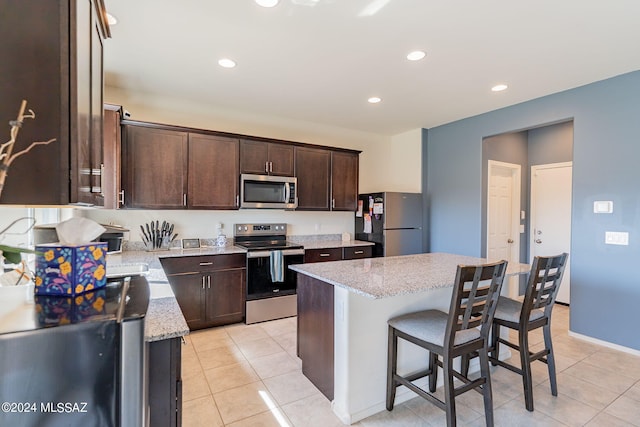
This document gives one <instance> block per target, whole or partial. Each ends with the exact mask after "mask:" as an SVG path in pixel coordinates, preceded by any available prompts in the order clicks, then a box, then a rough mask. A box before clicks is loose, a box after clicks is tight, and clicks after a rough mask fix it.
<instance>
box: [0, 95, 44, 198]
mask: <svg viewBox="0 0 640 427" xmlns="http://www.w3.org/2000/svg"><path fill="white" fill-rule="evenodd" d="M26 109H27V101H26V100H25V99H23V100H22V103H21V104H20V110H19V111H18V117H17V118H16V119H15V120H11V121H10V122H9V125H10V126H11V139H10V140H9V141H7V142H5V143H4V144H2V145H0V195H2V189H3V188H4V181H5V179H6V177H7V172H8V170H9V166H11V163H13V161H14V160H15V159H16V158H18V157H20V156H22V155H24V154H27V153H28V152H29V151H31V149H32V148H34V147H35V146H37V145H47V144H50V143H52V142H54V141H55V138H54V139H50V140H48V141H38V142H33V143H31V144H30V145H29V146H28V147H27V148H25V149H24V150H22V151H19V152H17V153H15V154H12V153H13V147H14V145H15V143H16V139H17V138H18V132H19V131H20V128H22V124H23V122H24V119H35V118H36V113H34V112H33V110H29V111H28V112H27V113H26V114H25V110H26Z"/></svg>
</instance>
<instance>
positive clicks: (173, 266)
mask: <svg viewBox="0 0 640 427" xmlns="http://www.w3.org/2000/svg"><path fill="white" fill-rule="evenodd" d="M160 262H161V263H162V268H164V272H165V273H166V274H167V275H171V274H185V273H194V272H203V271H215V270H226V269H229V268H245V267H246V255H245V254H228V255H193V256H181V257H171V258H161V259H160Z"/></svg>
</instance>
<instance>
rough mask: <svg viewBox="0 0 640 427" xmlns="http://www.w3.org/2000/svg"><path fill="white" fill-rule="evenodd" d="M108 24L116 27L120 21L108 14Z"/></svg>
mask: <svg viewBox="0 0 640 427" xmlns="http://www.w3.org/2000/svg"><path fill="white" fill-rule="evenodd" d="M107 22H108V23H109V25H116V24H117V23H118V20H117V19H116V17H115V16H113V15H112V14H110V13H109V12H107Z"/></svg>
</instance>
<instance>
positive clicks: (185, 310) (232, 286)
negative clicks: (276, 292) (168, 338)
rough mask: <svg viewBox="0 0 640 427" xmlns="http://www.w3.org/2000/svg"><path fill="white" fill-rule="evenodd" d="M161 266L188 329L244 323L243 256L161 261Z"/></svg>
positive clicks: (215, 256) (244, 268)
mask: <svg viewBox="0 0 640 427" xmlns="http://www.w3.org/2000/svg"><path fill="white" fill-rule="evenodd" d="M161 263H162V267H163V268H164V270H165V272H166V274H167V278H168V279H169V283H170V284H171V288H172V289H173V293H174V294H175V296H176V300H177V301H178V305H179V306H180V309H181V310H182V314H183V315H184V318H185V320H186V321H187V325H189V329H191V330H194V329H201V328H209V327H212V326H221V325H228V324H231V323H237V322H242V321H243V320H244V315H245V302H246V283H245V282H246V271H247V269H246V256H245V254H229V255H214V256H211V255H207V256H186V257H175V258H163V259H161Z"/></svg>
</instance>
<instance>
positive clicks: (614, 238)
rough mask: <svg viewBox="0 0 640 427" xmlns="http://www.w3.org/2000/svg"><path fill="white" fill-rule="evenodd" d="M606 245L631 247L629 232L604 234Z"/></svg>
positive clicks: (607, 232) (608, 232)
mask: <svg viewBox="0 0 640 427" xmlns="http://www.w3.org/2000/svg"><path fill="white" fill-rule="evenodd" d="M604 243H606V244H607V245H623V246H628V245H629V233H627V232H624V231H623V232H616V231H606V232H605V233H604Z"/></svg>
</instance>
